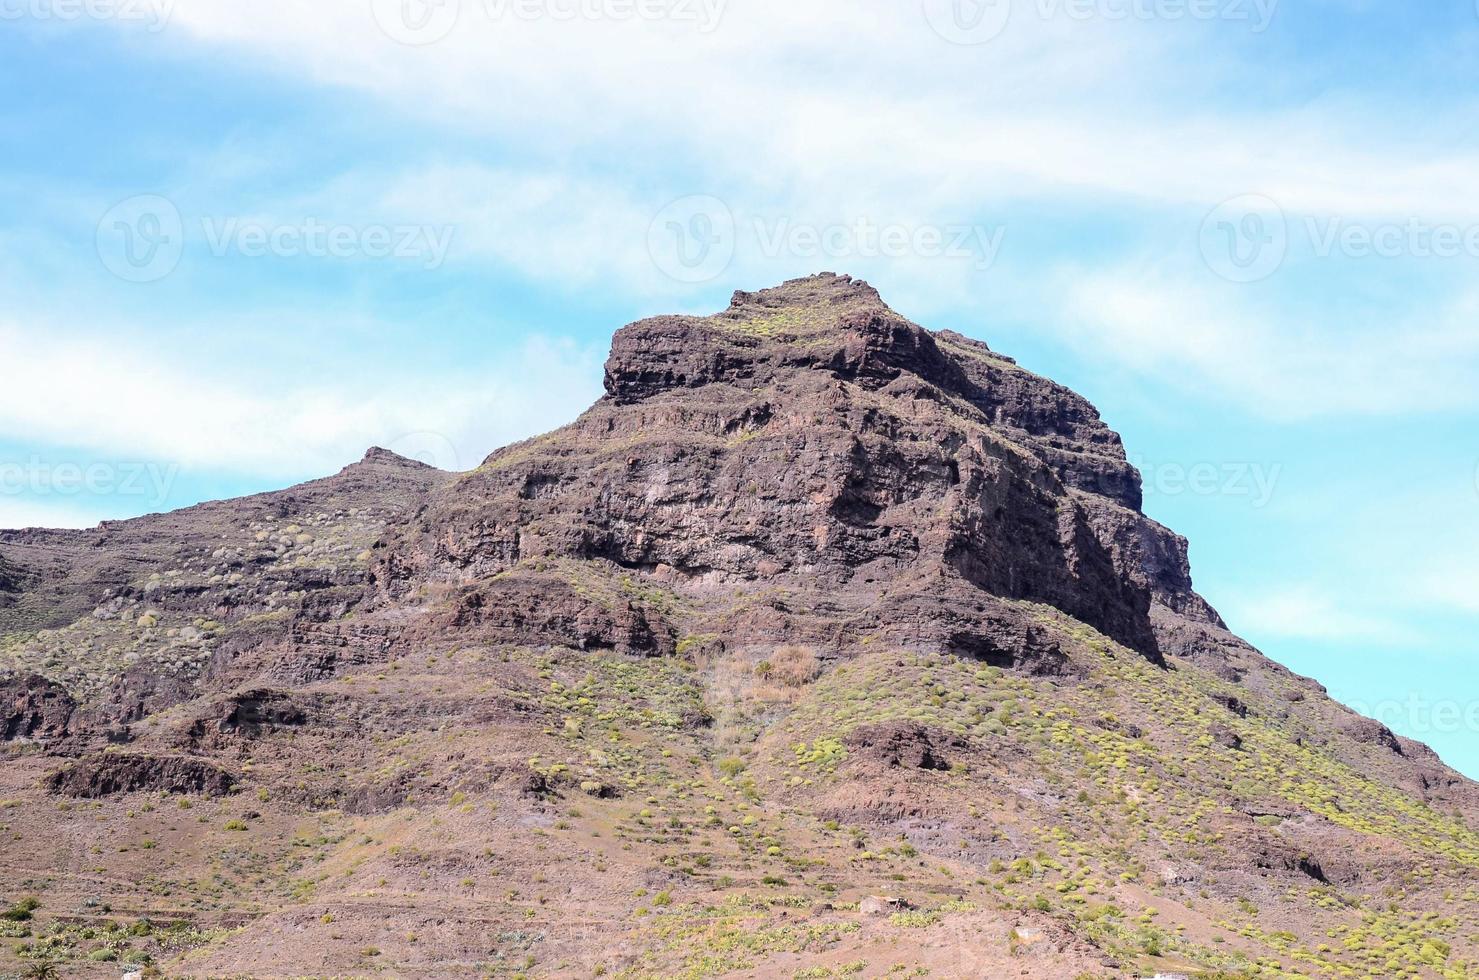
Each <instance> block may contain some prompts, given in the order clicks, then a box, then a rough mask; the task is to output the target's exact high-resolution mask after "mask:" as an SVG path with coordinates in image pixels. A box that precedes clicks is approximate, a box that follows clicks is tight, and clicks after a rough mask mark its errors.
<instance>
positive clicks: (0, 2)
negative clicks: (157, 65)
mask: <svg viewBox="0 0 1479 980" xmlns="http://www.w3.org/2000/svg"><path fill="white" fill-rule="evenodd" d="M174 12H175V0H0V20H8V21H20V20H36V21H60V22H64V23H72V22H75V21H81V20H95V21H105V20H108V21H122V22H135V23H141V24H144V25H145V26H146V27H147V29H148V30H149V32H150V33H151V34H157V33H159V32H160V31H162V30H164V28H165V27H166V26H167V25H168V24H169V19H170V17H171V16H173V15H174Z"/></svg>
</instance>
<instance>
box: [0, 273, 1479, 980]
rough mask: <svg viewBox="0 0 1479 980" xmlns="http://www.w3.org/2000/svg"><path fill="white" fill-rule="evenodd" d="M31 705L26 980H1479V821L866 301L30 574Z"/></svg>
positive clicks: (5, 596)
mask: <svg viewBox="0 0 1479 980" xmlns="http://www.w3.org/2000/svg"><path fill="white" fill-rule="evenodd" d="M0 669H3V670H4V671H5V674H4V676H3V678H0V736H3V739H4V745H3V751H4V755H3V759H0V800H3V803H0V806H3V809H0V823H3V830H4V831H5V833H4V834H3V835H0V868H3V869H4V875H3V878H0V880H3V881H4V882H5V884H3V885H0V888H3V890H4V896H3V897H4V898H5V899H6V900H7V901H8V902H12V903H16V904H15V905H14V906H13V908H12V913H11V914H10V916H9V919H8V920H0V921H3V924H0V933H3V934H4V935H5V936H8V937H9V939H8V940H7V941H6V944H5V946H4V948H3V950H0V971H5V970H8V971H11V972H15V973H20V972H22V971H24V970H25V969H27V968H29V967H30V966H31V965H33V964H35V963H36V962H39V961H43V960H48V959H50V960H54V961H58V962H61V963H64V964H65V965H66V969H68V970H71V971H75V973H76V975H78V976H83V975H91V974H94V973H95V974H96V975H99V976H102V975H112V973H113V972H115V971H116V969H117V966H118V965H119V964H130V963H132V964H151V965H154V966H157V968H158V969H160V970H162V971H163V972H164V973H167V974H169V975H180V974H187V975H211V976H221V975H232V976H235V975H248V976H303V975H370V974H385V975H393V976H465V975H494V976H510V977H512V976H520V975H522V976H571V977H590V976H610V977H646V976H677V977H719V976H753V977H775V976H784V977H810V978H819V977H849V976H860V977H895V976H923V975H929V976H935V977H1000V976H1007V975H1012V976H1031V977H1043V978H1058V977H1064V978H1081V977H1120V976H1153V975H1156V974H1162V975H1166V976H1171V975H1183V976H1206V977H1214V976H1216V977H1245V976H1246V977H1253V976H1257V977H1327V976H1331V977H1468V976H1471V975H1479V948H1476V942H1479V884H1476V869H1479V830H1476V816H1479V789H1476V786H1475V784H1473V783H1471V782H1469V781H1467V780H1465V779H1464V778H1463V777H1461V776H1460V775H1458V774H1457V773H1455V772H1453V771H1452V770H1450V769H1448V768H1447V767H1445V766H1444V765H1443V764H1442V763H1441V762H1440V761H1439V759H1438V758H1437V757H1436V756H1435V755H1434V754H1433V753H1432V752H1431V751H1430V750H1428V749H1427V748H1425V747H1424V746H1422V745H1419V744H1417V743H1415V742H1411V741H1409V740H1406V739H1403V738H1399V737H1397V736H1396V735H1394V734H1393V733H1392V732H1391V731H1389V730H1387V729H1386V728H1384V727H1383V726H1381V725H1380V724H1378V723H1376V722H1374V721H1371V720H1368V719H1365V718H1362V717H1360V716H1358V715H1355V714H1353V713H1352V712H1350V711H1348V710H1347V709H1345V708H1343V707H1341V706H1340V705H1338V704H1336V703H1335V702H1333V701H1332V700H1331V699H1330V698H1329V697H1328V696H1327V694H1326V692H1325V690H1324V689H1323V688H1322V687H1320V686H1319V685H1318V684H1317V683H1315V682H1314V681H1311V680H1308V679H1305V678H1302V677H1298V676H1295V675H1294V674H1292V673H1290V672H1289V671H1288V670H1286V669H1284V668H1282V667H1280V666H1279V665H1278V664H1276V663H1273V662H1272V661H1270V660H1268V659H1266V658H1264V657H1263V656H1262V655H1261V654H1259V652H1258V651H1256V650H1255V649H1253V648H1252V647H1251V646H1249V645H1248V644H1247V643H1245V642H1243V641H1242V640H1240V639H1238V638H1237V637H1236V636H1234V635H1233V634H1232V633H1230V632H1229V631H1228V629H1227V625H1226V624H1225V623H1224V622H1223V620H1222V619H1221V618H1220V617H1219V616H1218V614H1217V612H1216V611H1215V610H1214V609H1213V608H1212V607H1211V606H1210V605H1209V604H1208V603H1207V602H1206V601H1205V600H1203V599H1202V598H1201V597H1200V596H1198V595H1197V593H1196V592H1195V591H1194V589H1193V587H1192V581H1191V575H1190V570H1189V567H1188V563H1187V544H1186V541H1185V540H1184V539H1182V538H1180V537H1178V536H1177V535H1176V534H1174V533H1173V532H1171V531H1169V530H1167V529H1166V528H1164V527H1162V526H1160V525H1159V524H1157V523H1155V522H1154V521H1152V520H1151V519H1149V518H1148V517H1146V516H1145V515H1144V513H1142V511H1141V494H1140V478H1139V475H1138V473H1137V472H1136V471H1135V469H1134V468H1133V467H1132V466H1131V465H1130V464H1129V462H1128V461H1127V459H1126V456H1125V451H1124V447H1123V445H1122V444H1121V441H1120V438H1119V436H1117V435H1116V434H1115V433H1114V432H1113V431H1112V430H1111V429H1110V428H1109V427H1108V426H1106V425H1105V424H1104V422H1103V421H1102V420H1101V419H1100V417H1099V415H1098V413H1097V412H1096V411H1095V409H1094V408H1093V406H1091V405H1090V404H1089V403H1088V402H1086V401H1085V400H1084V399H1082V398H1080V397H1079V396H1078V395H1076V394H1074V393H1073V392H1071V391H1069V390H1067V389H1065V388H1063V387H1061V386H1059V385H1056V384H1054V383H1052V382H1051V381H1048V380H1046V379H1043V378H1040V377H1038V376H1036V375H1033V374H1032V373H1030V372H1028V371H1026V370H1024V369H1022V368H1021V367H1020V366H1018V365H1017V364H1016V363H1015V362H1014V361H1013V360H1012V359H1011V358H1009V357H1006V356H1004V355H1002V354H999V353H997V352H995V351H993V350H991V349H990V348H989V347H987V346H986V345H985V344H982V343H980V342H978V341H975V340H971V339H969V338H966V337H964V336H961V335H959V334H955V333H951V332H948V331H945V332H931V331H929V330H926V329H924V328H923V327H920V326H919V325H917V324H914V323H912V322H910V321H909V320H907V319H905V318H904V317H902V316H900V315H899V314H898V313H896V312H894V311H893V310H892V309H890V308H889V307H888V306H887V305H886V304H885V303H884V302H883V301H882V299H881V298H880V297H879V295H878V294H877V292H875V291H874V290H873V288H872V287H870V286H868V285H867V284H866V283H863V282H859V281H855V280H852V279H850V278H847V277H842V276H835V275H831V274H823V275H820V276H815V277H811V278H808V279H802V280H797V281H794V282H789V283H786V284H784V285H782V286H779V287H776V288H773V289H767V290H763V291H760V292H758V293H737V294H736V295H735V298H734V301H733V302H732V303H731V305H730V307H729V309H728V310H726V311H724V312H722V313H719V314H716V315H714V316H710V317H680V316H667V317H658V318H655V319H650V320H644V321H641V322H639V323H635V324H632V325H630V326H627V327H625V328H623V329H622V330H620V331H619V332H618V333H617V334H616V336H615V338H614V340H613V344H612V352H611V357H610V360H609V361H608V362H607V366H606V395H605V397H603V398H602V399H601V400H600V401H599V402H597V404H596V405H594V406H593V407H592V408H591V409H590V410H589V411H587V412H586V413H585V414H584V415H582V416H581V417H580V418H579V419H578V420H577V421H575V422H574V423H573V424H571V425H569V426H566V427H565V428H563V429H560V430H557V431H555V432H552V433H549V434H547V435H544V436H541V437H539V438H536V439H532V440H529V441H527V442H523V443H519V444H516V445H513V446H509V447H507V448H505V449H501V450H499V451H497V452H495V453H493V455H491V456H489V457H488V458H487V460H485V461H484V462H483V464H482V465H481V466H479V467H478V468H477V469H475V470H473V471H471V472H468V473H459V474H452V473H443V472H440V471H437V470H434V469H431V468H430V467H426V466H423V465H421V464H419V463H415V462H412V461H409V460H405V459H401V458H400V457H397V456H395V455H394V454H391V453H388V452H385V451H383V450H372V451H371V452H370V453H369V454H368V455H367V456H366V457H365V459H364V460H363V461H361V462H359V463H356V464H354V465H352V466H350V467H348V468H346V469H345V470H343V471H342V472H341V473H339V474H338V475H336V476H333V477H330V478H328V479H324V480H319V481H316V482H314V483H309V484H305V485H303V486H299V487H295V488H292V489H289V490H285V491H281V492H278V493H269V494H263V495H260V496H257V497H251V498H246V499H243V500H236V501H228V502H222V503H211V504H205V505H201V506H199V507H194V508H190V509H188V510H184V511H180V512H177V513H174V514H168V515H161V516H153V517H146V518H141V519H139V520H133V521H124V522H117V523H106V524H103V525H101V526H100V527H99V528H97V529H95V530H91V531H38V530H28V531H11V532H0ZM32 900H34V901H32ZM33 905H34V906H35V907H34V908H32V907H31V906H33ZM68 975H71V973H69V974H68Z"/></svg>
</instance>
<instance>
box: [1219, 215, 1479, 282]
mask: <svg viewBox="0 0 1479 980" xmlns="http://www.w3.org/2000/svg"><path fill="white" fill-rule="evenodd" d="M1295 245H1298V247H1299V250H1300V253H1299V254H1302V255H1303V254H1308V255H1309V256H1311V257H1313V258H1315V259H1329V258H1335V257H1341V258H1346V259H1357V260H1363V259H1403V258H1408V259H1463V258H1469V259H1479V224H1472V225H1461V224H1456V223H1442V222H1432V221H1427V220H1424V219H1423V218H1416V217H1414V218H1408V219H1406V220H1403V221H1358V220H1354V219H1352V218H1349V217H1346V216H1343V215H1334V216H1331V215H1305V216H1303V217H1301V218H1299V219H1298V220H1293V221H1291V220H1290V219H1289V218H1288V217H1287V216H1286V215H1285V213H1284V209H1283V208H1282V207H1280V205H1279V204H1278V202H1277V201H1274V200H1273V199H1272V198H1269V197H1265V196H1264V195H1262V194H1243V195H1240V196H1238V197H1235V198H1232V199H1231V200H1227V201H1224V202H1223V203H1221V204H1219V205H1218V206H1217V207H1216V208H1213V209H1212V211H1211V212H1210V213H1209V214H1208V215H1207V217H1206V218H1205V219H1203V221H1202V230H1201V249H1202V258H1203V259H1204V260H1205V261H1206V263H1207V266H1208V267H1209V268H1210V269H1211V270H1212V271H1213V272H1215V273H1216V274H1217V275H1219V276H1221V277H1222V278H1224V279H1227V280H1229V281H1231V282H1239V283H1250V282H1258V281H1261V280H1263V279H1267V278H1268V277H1270V276H1272V275H1273V274H1274V273H1276V272H1278V271H1279V269H1280V268H1282V267H1283V265H1284V262H1285V260H1286V259H1287V258H1288V256H1289V254H1290V252H1291V251H1292V250H1293V248H1294V246H1295Z"/></svg>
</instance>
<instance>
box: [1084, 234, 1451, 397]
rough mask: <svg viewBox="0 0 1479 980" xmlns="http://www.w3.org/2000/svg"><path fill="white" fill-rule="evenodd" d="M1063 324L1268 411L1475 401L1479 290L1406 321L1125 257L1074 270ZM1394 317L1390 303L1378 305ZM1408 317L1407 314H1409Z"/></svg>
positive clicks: (1127, 360) (1097, 343)
mask: <svg viewBox="0 0 1479 980" xmlns="http://www.w3.org/2000/svg"><path fill="white" fill-rule="evenodd" d="M1061 285H1062V288H1061V290H1059V292H1058V295H1059V296H1060V297H1061V307H1060V316H1061V321H1062V322H1061V326H1062V329H1064V330H1065V331H1066V332H1067V335H1068V336H1069V337H1070V338H1071V339H1073V340H1074V341H1075V343H1077V344H1078V345H1080V347H1081V348H1082V349H1083V350H1085V351H1091V352H1093V354H1094V356H1096V357H1103V358H1108V359H1112V360H1114V361H1115V362H1117V363H1119V364H1120V365H1121V366H1123V367H1124V368H1125V369H1126V370H1133V371H1135V372H1137V373H1140V374H1143V375H1146V376H1151V377H1155V378H1157V379H1159V380H1161V381H1167V382H1170V383H1171V384H1173V385H1179V386H1181V387H1183V388H1185V389H1186V390H1188V391H1192V392H1204V391H1206V390H1207V389H1208V387H1209V386H1210V388H1211V389H1212V390H1213V391H1214V392H1216V393H1217V394H1218V395H1219V396H1220V397H1221V398H1223V399H1224V400H1226V401H1229V402H1235V403H1239V404H1241V405H1244V406H1245V407H1247V408H1250V409H1251V410H1253V411H1254V412H1257V413H1259V414H1263V415H1267V416H1271V417H1276V418H1290V417H1293V418H1298V417H1306V416H1311V415H1322V414H1348V413H1356V414H1368V413H1402V412H1413V411H1420V412H1421V411H1436V410H1444V409H1456V408H1473V407H1475V406H1476V405H1479V390H1476V389H1475V387H1474V386H1473V380H1472V379H1473V377H1474V375H1475V373H1476V371H1479V333H1476V332H1475V331H1474V330H1473V326H1472V324H1473V318H1474V315H1475V312H1476V310H1475V306H1476V297H1475V295H1473V294H1470V293H1465V294H1463V295H1460V296H1457V297H1453V296H1448V297H1439V298H1438V300H1437V304H1438V305H1437V306H1436V308H1434V307H1431V306H1430V307H1429V308H1428V309H1427V310H1422V311H1418V310H1410V311H1407V312H1406V313H1405V314H1403V317H1404V320H1403V321H1396V322H1390V321H1389V322H1384V323H1362V322H1359V321H1356V320H1354V319H1346V318H1345V317H1344V314H1343V313H1335V314H1333V315H1332V317H1331V320H1330V321H1329V322H1318V321H1314V320H1311V319H1307V318H1306V317H1305V315H1304V314H1302V313H1301V312H1299V311H1298V310H1296V309H1290V308H1289V306H1287V305H1281V304H1280V303H1279V302H1277V299H1278V297H1273V298H1269V299H1264V300H1263V301H1262V302H1260V301H1258V299H1256V296H1257V294H1256V293H1254V292H1252V291H1250V290H1249V289H1247V288H1245V287H1240V286H1237V285H1233V284H1230V283H1224V282H1221V281H1220V280H1217V279H1216V278H1215V277H1214V276H1213V275H1211V274H1210V273H1209V272H1208V271H1207V270H1205V269H1200V268H1192V269H1185V268H1184V267H1182V268H1178V269H1175V270H1172V271H1167V270H1164V269H1162V268H1159V267H1156V266H1154V265H1146V264H1132V263H1126V264H1124V265H1116V266H1115V267H1113V268H1108V269H1100V270H1095V271H1080V272H1076V273H1074V274H1071V275H1065V276H1064V277H1063V280H1062V283H1061ZM1374 312H1375V313H1376V314H1378V315H1390V311H1387V310H1378V311H1374ZM1404 321H1405V322H1404Z"/></svg>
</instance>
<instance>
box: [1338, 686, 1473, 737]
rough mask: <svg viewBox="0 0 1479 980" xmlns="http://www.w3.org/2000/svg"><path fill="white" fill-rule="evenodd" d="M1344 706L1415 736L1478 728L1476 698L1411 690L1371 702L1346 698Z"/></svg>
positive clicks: (1457, 732) (1471, 731) (1449, 733)
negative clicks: (1432, 695)
mask: <svg viewBox="0 0 1479 980" xmlns="http://www.w3.org/2000/svg"><path fill="white" fill-rule="evenodd" d="M1347 706H1348V707H1349V708H1350V709H1351V710H1352V711H1354V712H1356V713H1357V714H1359V715H1365V716H1366V717H1367V718H1371V719H1373V720H1374V721H1379V722H1381V723H1382V724H1383V725H1386V726H1387V727H1388V728H1390V729H1393V730H1395V731H1398V732H1403V733H1407V734H1410V735H1412V736H1413V737H1416V738H1423V737H1426V736H1429V735H1458V734H1462V733H1465V732H1467V733H1474V732H1479V701H1453V700H1447V699H1443V698H1439V699H1436V700H1432V699H1429V698H1425V697H1422V696H1421V695H1418V694H1411V695H1408V696H1407V697H1406V698H1401V699H1399V698H1386V699H1383V700H1381V701H1375V702H1370V703H1367V702H1362V701H1349V702H1347Z"/></svg>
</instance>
